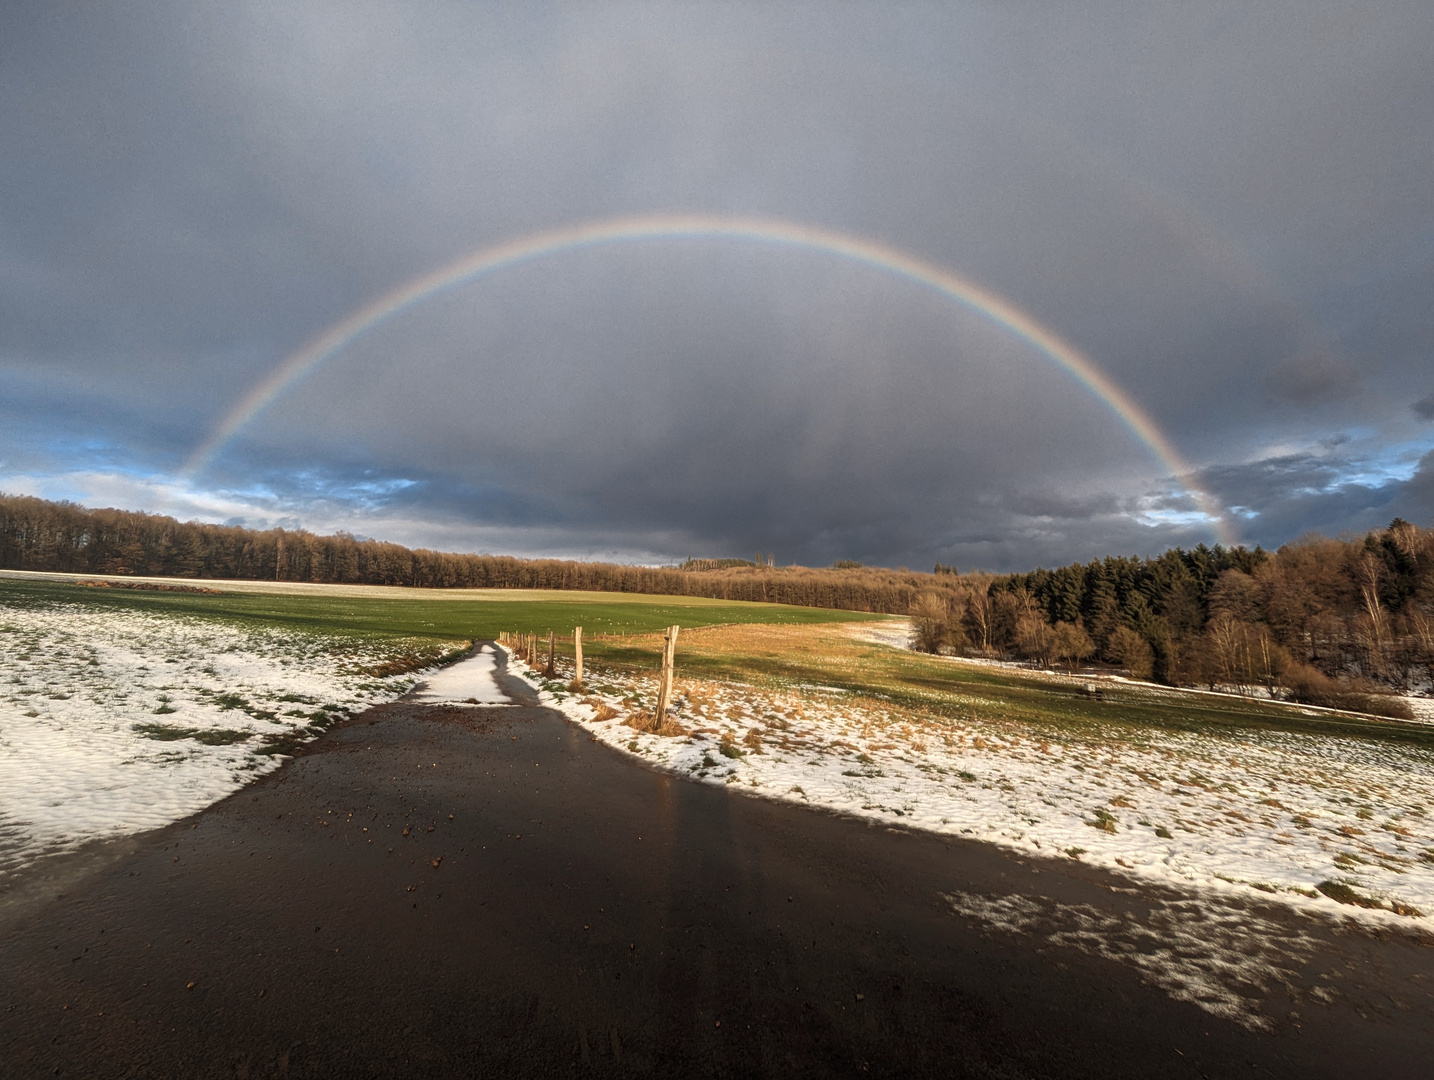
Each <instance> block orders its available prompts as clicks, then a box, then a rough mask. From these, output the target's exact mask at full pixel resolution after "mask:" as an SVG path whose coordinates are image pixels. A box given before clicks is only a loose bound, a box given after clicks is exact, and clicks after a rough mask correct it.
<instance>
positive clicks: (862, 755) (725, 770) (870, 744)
mask: <svg viewBox="0 0 1434 1080" xmlns="http://www.w3.org/2000/svg"><path fill="white" fill-rule="evenodd" d="M513 668H514V670H520V665H519V664H518V663H517V662H516V661H514V662H513ZM559 675H560V678H561V679H562V680H564V681H566V680H567V679H569V678H571V668H570V667H567V668H561V667H560V670H559ZM530 677H531V675H530ZM587 690H588V692H586V693H585V694H583V695H581V696H573V695H570V694H566V693H563V692H562V691H561V689H559V683H557V682H551V683H547V684H545V693H546V694H547V699H548V700H549V701H550V702H551V703H552V704H554V705H555V706H556V707H558V708H560V709H562V710H563V711H564V712H565V713H566V714H567V715H568V716H569V717H571V718H572V719H573V720H575V721H577V722H579V723H581V724H583V725H584V726H586V727H587V728H589V729H590V730H591V731H592V732H593V734H594V735H595V736H596V737H597V738H599V739H601V740H602V741H604V742H607V743H609V744H611V745H613V746H616V747H619V748H621V749H624V750H626V751H628V752H631V753H634V754H638V755H641V756H642V757H643V758H645V759H646V760H647V761H649V762H651V763H652V764H654V765H656V766H658V767H661V768H666V769H671V770H673V771H676V772H681V773H684V774H687V775H688V776H690V777H691V778H692V779H694V780H697V781H702V782H706V783H717V784H731V785H740V786H741V788H742V789H744V790H747V791H750V792H753V793H755V794H759V795H762V796H766V797H770V798H778V799H787V800H795V801H801V802H806V803H810V804H812V805H819V806H822V807H826V808H829V809H832V810H837V811H841V812H844V813H849V814H853V815H857V816H861V817H867V818H876V819H881V820H886V821H889V822H892V823H898V822H899V823H900V824H903V825H906V826H911V827H916V828H922V829H929V830H932V831H934V832H944V833H952V834H957V835H962V836H966V837H970V838H973V839H978V840H984V841H988V842H991V843H996V844H1000V845H1003V846H1005V847H1008V848H1011V849H1015V850H1017V851H1022V852H1026V853H1028V854H1032V855H1042V856H1047V857H1055V858H1072V859H1081V860H1083V861H1085V862H1087V863H1091V864H1095V865H1098V866H1101V867H1105V868H1108V869H1110V870H1113V871H1116V872H1117V873H1122V874H1125V875H1128V876H1131V877H1134V878H1138V879H1142V880H1145V881H1147V882H1150V883H1152V884H1155V883H1158V884H1162V885H1166V886H1171V887H1175V888H1177V889H1181V890H1185V889H1188V888H1190V887H1197V888H1200V889H1203V890H1214V891H1216V892H1219V893H1223V894H1225V895H1227V896H1239V895H1242V894H1243V895H1245V896H1246V897H1248V898H1251V899H1258V900H1260V901H1261V902H1267V901H1271V900H1279V901H1282V902H1284V903H1285V904H1286V905H1291V906H1294V907H1297V908H1300V909H1303V910H1306V911H1308V912H1310V913H1316V912H1320V911H1322V912H1324V913H1326V914H1330V915H1334V914H1338V915H1340V916H1356V917H1358V918H1360V919H1362V920H1365V921H1370V922H1375V923H1384V924H1386V925H1388V924H1391V923H1395V924H1401V925H1404V926H1406V927H1410V928H1412V927H1413V926H1414V925H1429V924H1431V923H1434V919H1430V918H1429V917H1428V916H1429V915H1430V914H1431V913H1434V816H1431V815H1434V753H1431V751H1430V750H1429V749H1426V748H1420V747H1418V746H1411V745H1409V744H1407V743H1400V742H1394V741H1381V740H1377V739H1373V738H1370V739H1362V738H1354V737H1348V736H1344V735H1337V734H1328V735H1325V734H1303V733H1294V732H1282V731H1278V730H1261V729H1259V728H1256V727H1250V728H1237V729H1228V728H1225V729H1222V728H1211V729H1209V730H1193V731H1183V732H1177V731H1162V730H1155V729H1151V730H1141V729H1135V728H1132V727H1131V726H1129V725H1115V724H1112V725H1110V726H1109V727H1099V726H1097V727H1091V726H1087V727H1086V728H1083V729H1073V728H1064V729H1062V728H1040V727H1034V726H1032V725H1029V724H1026V723H1023V722H1019V721H1011V720H1004V719H997V718H983V716H982V702H981V701H980V699H979V697H978V696H977V695H978V693H979V690H976V689H973V692H972V696H971V697H970V699H969V702H968V703H967V704H969V709H964V710H963V712H964V715H963V716H962V718H960V719H952V718H948V717H942V716H938V715H934V714H932V713H929V712H928V713H917V712H915V711H912V710H910V709H903V708H901V707H899V706H897V705H894V704H893V703H891V702H889V701H882V700H880V699H877V698H874V697H858V696H856V695H854V694H851V693H848V692H845V691H843V690H841V689H839V688H835V687H825V686H820V685H809V686H796V687H792V688H790V689H772V688H768V687H760V686H752V685H746V684H741V683H736V682H709V681H702V680H694V679H684V678H681V674H680V667H679V679H678V688H677V692H678V695H679V697H678V701H677V711H676V713H675V714H674V719H675V721H676V724H677V726H678V727H679V728H681V729H685V730H684V733H683V734H680V735H676V736H660V735H655V734H652V733H651V732H648V731H644V730H637V729H635V728H634V727H633V726H630V725H631V723H632V716H633V713H634V712H635V711H636V709H635V705H634V702H635V701H645V702H650V701H652V700H653V699H654V697H655V693H656V678H655V675H645V674H633V673H631V672H629V671H617V670H605V669H603V668H601V667H600V666H596V667H595V666H594V665H592V664H589V669H588V679H587ZM601 716H607V717H609V718H608V719H599V717H601ZM1361 905H1370V906H1367V907H1366V906H1361Z"/></svg>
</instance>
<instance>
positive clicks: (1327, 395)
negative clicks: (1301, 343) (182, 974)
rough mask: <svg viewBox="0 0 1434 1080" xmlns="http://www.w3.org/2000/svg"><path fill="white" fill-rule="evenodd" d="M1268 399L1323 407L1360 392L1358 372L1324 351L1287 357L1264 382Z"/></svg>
mask: <svg viewBox="0 0 1434 1080" xmlns="http://www.w3.org/2000/svg"><path fill="white" fill-rule="evenodd" d="M1265 385H1266V388H1267V389H1268V390H1269V392H1270V395H1271V396H1272V397H1274V398H1276V399H1278V400H1282V401H1288V402H1293V403H1294V404H1296V405H1314V404H1324V403H1327V402H1332V401H1341V400H1343V399H1345V398H1349V397H1353V396H1354V395H1355V394H1357V393H1358V392H1359V372H1358V371H1357V370H1356V369H1355V367H1354V365H1353V364H1351V363H1350V362H1349V361H1348V360H1344V359H1341V358H1340V357H1337V356H1332V355H1331V354H1330V353H1328V352H1325V351H1323V350H1316V351H1311V352H1304V353H1300V354H1298V355H1296V356H1290V357H1286V358H1285V359H1284V360H1281V361H1280V362H1279V363H1277V364H1275V366H1274V367H1273V368H1272V369H1271V370H1270V373H1269V375H1268V376H1267V377H1266V380H1265Z"/></svg>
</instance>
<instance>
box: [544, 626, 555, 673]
mask: <svg viewBox="0 0 1434 1080" xmlns="http://www.w3.org/2000/svg"><path fill="white" fill-rule="evenodd" d="M557 659H558V639H557V638H556V637H555V636H554V635H553V632H552V631H551V630H549V631H548V666H547V667H545V668H544V669H543V675H544V676H545V677H546V678H549V679H551V678H553V677H555V676H556V675H557V673H558V668H557Z"/></svg>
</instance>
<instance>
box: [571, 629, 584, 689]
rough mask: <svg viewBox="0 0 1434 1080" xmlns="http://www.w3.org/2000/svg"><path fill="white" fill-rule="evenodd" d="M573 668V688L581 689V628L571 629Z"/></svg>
mask: <svg viewBox="0 0 1434 1080" xmlns="http://www.w3.org/2000/svg"><path fill="white" fill-rule="evenodd" d="M573 667H574V669H575V670H576V674H575V675H574V676H573V688H574V689H577V690H581V689H582V685H583V628H582V627H581V626H575V627H573Z"/></svg>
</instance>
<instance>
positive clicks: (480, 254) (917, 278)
mask: <svg viewBox="0 0 1434 1080" xmlns="http://www.w3.org/2000/svg"><path fill="white" fill-rule="evenodd" d="M662 239H728V240H745V241H750V242H754V243H764V244H775V245H785V246H788V247H796V248H805V249H807V250H810V251H814V252H820V253H824V254H827V255H833V256H837V257H839V258H843V259H848V260H850V261H852V262H856V263H860V264H863V265H865V266H869V267H871V268H873V269H876V270H880V271H883V272H885V273H888V274H892V275H895V276H897V277H900V278H904V279H906V280H908V281H911V282H913V283H915V284H917V285H920V286H922V287H924V288H927V289H931V290H933V291H935V292H937V293H939V294H941V295H943V296H945V297H947V298H948V299H951V300H954V301H956V302H957V303H959V304H961V305H963V306H965V307H967V308H969V309H971V310H972V311H974V312H976V313H978V314H980V315H982V316H983V317H985V318H986V319H988V320H989V321H990V322H992V323H994V324H996V325H997V326H999V327H1001V328H1002V329H1004V330H1006V331H1007V332H1008V333H1010V334H1012V335H1014V336H1015V337H1017V338H1019V339H1020V340H1022V341H1024V342H1026V343H1027V344H1028V345H1030V346H1032V347H1033V348H1034V349H1036V351H1037V352H1039V353H1040V354H1041V355H1043V356H1045V357H1046V358H1047V359H1048V360H1050V361H1052V362H1053V363H1055V364H1056V365H1057V366H1058V367H1060V368H1061V369H1063V370H1064V371H1066V372H1067V373H1068V374H1069V375H1071V376H1072V377H1073V378H1074V379H1075V380H1076V381H1077V382H1078V383H1079V384H1081V385H1082V386H1084V387H1085V388H1086V389H1087V390H1088V391H1089V392H1090V393H1092V394H1094V395H1095V397H1097V398H1098V399H1099V400H1100V401H1101V402H1103V403H1104V404H1105V405H1106V407H1107V408H1109V409H1110V411H1111V412H1112V413H1114V414H1115V415H1116V417H1118V418H1119V419H1120V421H1121V422H1122V423H1123V424H1124V425H1125V426H1126V427H1127V428H1128V429H1129V430H1130V432H1131V433H1132V434H1133V435H1134V436H1135V437H1136V438H1137V439H1138V440H1140V442H1141V443H1143V444H1144V445H1145V446H1146V447H1147V448H1148V449H1149V450H1150V451H1151V453H1152V454H1154V456H1155V458H1156V459H1157V460H1158V461H1159V462H1160V463H1161V464H1162V465H1163V466H1164V467H1165V468H1166V469H1168V470H1169V471H1170V473H1171V474H1172V475H1173V476H1175V477H1176V478H1177V479H1178V480H1179V482H1180V484H1181V485H1182V486H1183V487H1184V488H1185V490H1186V491H1187V492H1189V494H1190V495H1191V496H1192V497H1193V498H1194V500H1195V502H1196V504H1197V505H1198V506H1199V509H1200V511H1201V513H1203V514H1204V515H1205V516H1206V517H1208V518H1209V519H1210V520H1211V521H1212V522H1213V524H1214V528H1215V531H1216V534H1217V536H1218V538H1219V540H1220V542H1222V543H1224V544H1226V545H1227V546H1234V544H1235V543H1236V541H1235V539H1234V537H1233V536H1232V534H1231V532H1230V528H1229V524H1228V521H1227V517H1226V514H1225V512H1224V510H1223V508H1222V507H1221V506H1220V504H1219V503H1218V502H1217V501H1216V500H1215V499H1214V498H1213V497H1212V496H1211V495H1210V494H1209V493H1208V492H1206V491H1205V490H1203V489H1202V488H1201V487H1199V485H1198V484H1197V483H1196V482H1195V480H1194V474H1195V470H1194V469H1193V468H1192V467H1191V466H1190V464H1189V463H1188V462H1187V461H1185V459H1184V458H1183V457H1182V456H1181V454H1180V452H1179V451H1178V450H1177V449H1176V448H1175V446H1174V444H1173V443H1172V442H1171V441H1170V439H1168V438H1167V437H1166V436H1165V434H1164V432H1162V431H1161V430H1160V428H1159V427H1158V426H1157V425H1156V423H1155V421H1154V420H1153V419H1151V417H1150V416H1149V415H1148V414H1147V413H1146V412H1145V410H1144V409H1142V408H1141V407H1140V406H1139V405H1138V404H1137V403H1136V402H1135V401H1134V400H1133V399H1132V398H1131V397H1130V395H1129V394H1127V393H1126V392H1125V391H1124V390H1123V389H1122V388H1121V387H1120V386H1118V385H1117V384H1116V383H1114V382H1113V381H1112V380H1111V379H1110V377H1109V376H1108V375H1106V374H1105V373H1104V372H1103V371H1101V370H1100V368H1099V367H1097V366H1096V364H1095V362H1094V361H1092V360H1091V359H1090V358H1089V357H1087V356H1086V355H1085V354H1084V353H1082V352H1081V351H1080V350H1079V349H1077V348H1076V347H1075V346H1074V345H1072V344H1071V343H1070V342H1068V341H1066V340H1065V339H1063V338H1062V337H1061V336H1060V335H1058V334H1057V333H1055V332H1054V331H1052V330H1050V329H1048V328H1047V327H1045V326H1042V325H1041V324H1040V323H1039V322H1037V321H1036V320H1035V319H1034V318H1032V317H1031V316H1030V315H1028V314H1026V313H1025V312H1024V311H1022V310H1021V309H1020V308H1018V307H1017V306H1016V305H1014V304H1013V303H1011V302H1010V301H1009V300H1006V299H1005V298H1004V297H1002V296H999V295H998V294H996V293H994V292H992V291H991V290H989V289H986V288H984V287H982V286H980V285H977V284H976V283H975V282H972V281H970V280H968V279H966V278H964V277H962V276H961V275H959V274H957V273H955V272H953V271H951V270H948V269H947V268H945V267H943V266H939V265H937V264H935V263H932V262H928V261H927V260H925V259H921V258H918V257H917V256H915V255H911V254H908V253H907V252H904V251H900V250H898V249H896V248H893V247H890V246H888V245H886V244H882V243H879V242H877V241H874V240H869V239H865V238H862V237H858V236H853V235H850V234H848V233H843V232H838V231H836V230H834V229H827V228H821V227H817V226H813V225H802V224H796V223H793V222H788V221H778V220H773V219H769V218H753V217H723V216H715V215H707V214H645V215H638V216H631V217H620V218H608V219H604V220H601V221H593V222H584V223H580V224H577V225H570V226H564V227H561V228H556V229H548V230H544V231H542V232H537V233H530V234H528V235H526V236H520V237H516V238H514V239H512V240H508V241H505V242H503V243H500V244H496V245H493V246H491V247H486V248H483V249H482V250H480V251H477V252H474V253H473V254H471V255H466V256H464V257H463V258H461V259H459V260H457V261H456V262H453V263H450V264H448V265H447V266H444V267H441V268H440V269H438V270H435V271H433V272H432V273H429V274H425V275H424V276H422V277H420V278H417V279H415V280H413V281H410V282H408V283H406V284H404V285H401V286H399V287H398V288H396V289H394V290H392V291H390V292H388V293H385V294H384V295H382V296H380V297H378V298H377V299H375V300H373V301H371V302H370V303H368V304H366V305H365V306H364V307H362V308H360V309H358V310H357V311H354V312H353V313H352V314H350V315H348V316H347V317H346V318H344V319H343V320H341V321H340V322H338V323H336V324H334V325H333V326H331V327H329V328H328V329H327V330H325V331H324V332H323V333H322V334H320V335H319V336H317V337H315V338H314V339H312V340H311V341H310V342H308V344H306V345H305V346H304V347H303V348H302V349H300V350H299V351H298V352H296V353H294V354H293V355H292V356H290V357H289V358H288V359H287V360H286V361H284V363H282V364H281V365H279V366H278V367H277V368H275V369H274V371H272V372H271V373H270V374H269V375H268V376H266V377H265V378H264V379H263V381H261V382H260V383H259V384H258V385H257V386H255V387H254V389H253V390H251V391H250V392H249V393H248V394H247V395H245V397H244V398H243V399H242V400H240V401H239V402H238V404H236V405H235V406H234V408H232V409H231V410H230V411H229V412H228V413H227V414H226V415H225V417H224V419H223V420H222V421H221V422H220V423H219V425H218V426H217V427H216V428H215V429H214V430H213V431H212V432H211V433H210V435H209V436H208V438H206V439H205V440H204V442H203V443H202V444H200V446H199V447H198V448H197V449H196V450H195V451H194V453H193V455H191V457H190V459H189V462H188V463H187V465H186V466H185V470H184V471H185V473H186V474H188V475H190V476H193V475H194V474H196V473H198V472H199V471H201V470H202V469H203V468H204V467H205V466H206V465H207V464H208V463H209V462H210V461H211V460H212V459H213V457H214V456H215V455H216V454H217V453H218V452H219V451H220V449H222V448H223V446H224V444H225V443H227V442H228V441H229V440H230V439H232V438H233V437H234V436H235V435H236V434H237V433H238V432H239V431H240V430H241V429H242V428H243V427H244V426H245V425H246V424H248V423H249V422H250V421H252V420H253V419H254V418H255V417H256V416H258V415H259V413H261V412H263V411H264V409H266V408H268V407H269V406H270V405H272V404H273V403H274V402H275V401H276V400H278V399H279V398H280V397H281V396H283V394H284V393H285V392H286V391H287V390H288V389H289V388H290V387H292V386H293V385H294V384H295V383H297V382H298V381H299V380H300V379H302V378H303V377H304V376H305V375H308V374H309V373H310V372H312V371H313V370H314V369H315V368H317V367H319V366H320V365H321V364H323V363H324V362H325V361H327V360H329V359H330V358H332V357H333V356H334V355H336V354H337V353H339V352H340V351H342V350H343V348H344V347H345V346H346V345H348V344H349V343H350V342H352V341H353V340H354V339H356V338H358V337H360V336H361V335H363V334H364V333H366V332H367V331H369V330H371V329H373V328H374V327H375V326H377V325H379V324H380V323H382V322H383V321H385V320H386V319H389V318H391V317H393V316H394V315H397V314H398V313H399V312H401V311H403V310H405V309H406V308H408V307H410V306H412V305H414V304H417V303H421V302H422V301H424V300H427V299H430V298H432V297H434V296H436V295H438V294H439V293H442V292H444V291H446V290H448V289H452V288H455V287H457V286H459V285H464V284H467V283H469V282H471V281H473V280H474V279H476V278H479V277H482V276H483V275H485V274H491V273H495V272H497V271H500V270H506V269H509V268H511V267H514V266H517V265H519V264H521V263H525V262H532V261H534V260H536V259H541V258H545V257H548V256H552V255H558V254H561V253H565V252H570V251H574V250H578V249H581V248H587V247H597V246H601V245H606V244H618V243H631V242H636V241H643V240H662Z"/></svg>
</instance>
